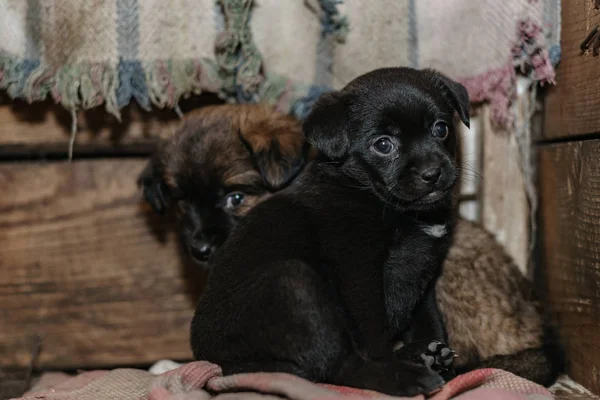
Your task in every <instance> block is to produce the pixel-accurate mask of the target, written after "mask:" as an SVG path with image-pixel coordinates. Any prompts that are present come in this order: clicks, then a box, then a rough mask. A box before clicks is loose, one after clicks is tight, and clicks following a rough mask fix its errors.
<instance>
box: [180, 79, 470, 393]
mask: <svg viewBox="0 0 600 400" xmlns="http://www.w3.org/2000/svg"><path fill="white" fill-rule="evenodd" d="M455 111H457V112H458V114H459V116H460V118H461V119H462V121H463V122H464V123H465V124H468V122H469V100H468V95H467V92H466V90H465V88H464V87H463V86H461V85H460V84H458V83H456V82H453V81H451V80H450V79H448V78H446V77H444V76H442V75H440V74H438V73H436V72H434V71H429V70H426V71H417V70H413V69H409V68H390V69H380V70H376V71H373V72H371V73H368V74H366V75H363V76H361V77H359V78H357V79H355V80H354V81H353V82H351V83H350V84H349V85H348V86H346V87H345V88H344V89H343V90H341V91H340V92H336V93H331V94H327V95H324V96H323V97H321V99H319V101H318V102H317V103H316V105H315V106H314V108H313V111H312V112H311V114H310V115H309V117H308V118H307V120H306V122H305V125H304V128H305V133H306V134H307V137H308V140H309V141H310V142H311V143H312V144H313V145H314V146H315V147H316V148H317V149H318V150H319V151H320V152H321V153H322V158H321V159H319V160H317V161H316V162H314V163H313V164H312V165H309V167H308V168H307V170H306V172H305V173H304V174H302V175H301V176H300V177H299V178H297V179H296V181H295V182H294V183H293V184H292V186H290V187H289V188H288V189H285V190H283V191H281V192H279V193H276V194H275V195H274V196H273V197H271V198H269V199H268V200H266V201H265V202H263V203H261V204H259V205H257V206H256V207H255V208H253V209H252V210H251V211H250V212H249V213H248V214H247V216H246V218H245V219H244V220H242V222H241V223H240V225H239V226H238V228H237V229H236V230H234V231H233V233H232V235H231V236H230V238H229V239H228V240H227V241H226V242H225V244H224V246H223V247H222V248H221V250H220V251H219V252H218V253H217V255H216V256H215V259H214V260H213V267H214V268H213V272H212V275H211V276H210V278H209V283H208V286H207V288H206V292H205V294H204V297H203V298H202V300H201V301H200V303H199V305H198V307H197V310H196V313H195V316H194V319H193V322H192V332H191V333H192V336H191V344H192V348H193V351H194V355H195V357H197V358H198V359H205V360H209V361H212V362H215V363H218V364H220V365H221V366H222V368H223V371H224V373H225V374H231V373H239V372H252V371H278V372H288V373H292V374H296V375H299V376H301V377H304V378H307V379H310V380H313V381H319V382H327V383H333V384H340V385H348V386H354V387H360V388H366V389H373V390H377V391H380V392H384V393H389V394H395V395H415V394H418V393H429V392H431V391H432V390H434V389H436V388H438V387H439V386H440V385H441V384H443V382H444V381H443V379H442V378H441V376H440V375H439V374H438V371H439V370H441V369H442V368H443V367H444V366H447V365H448V364H449V362H450V360H451V359H452V357H453V354H452V353H451V352H450V350H449V349H448V348H445V347H444V346H443V345H441V343H439V342H437V341H433V342H432V340H439V339H442V338H443V337H444V332H443V324H442V323H441V319H440V317H439V315H438V310H437V307H436V305H435V293H434V285H433V282H434V280H435V278H436V277H437V276H438V274H439V272H440V269H441V265H442V262H443V260H444V257H445V255H446V252H447V250H448V246H449V244H450V233H451V230H452V224H453V212H452V201H451V192H452V189H453V186H454V184H455V182H456V180H457V169H456V166H455V154H456V139H455V133H454V128H453V123H452V122H453V116H454V113H455ZM411 320H414V321H417V322H418V323H417V324H413V326H411V325H410V322H411ZM398 339H403V340H404V342H405V343H407V342H411V341H412V340H413V339H426V340H424V341H423V340H421V341H417V342H412V343H409V344H408V345H406V346H405V347H404V348H403V349H402V350H401V351H400V352H399V353H398V354H396V355H394V353H393V350H392V345H393V343H394V342H395V341H396V340H398Z"/></svg>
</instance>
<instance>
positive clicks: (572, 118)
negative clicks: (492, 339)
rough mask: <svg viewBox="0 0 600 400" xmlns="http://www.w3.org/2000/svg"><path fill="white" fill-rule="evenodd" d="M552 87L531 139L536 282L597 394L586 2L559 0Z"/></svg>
mask: <svg viewBox="0 0 600 400" xmlns="http://www.w3.org/2000/svg"><path fill="white" fill-rule="evenodd" d="M562 18H563V27H562V38H561V42H562V61H561V63H560V65H559V67H558V75H557V77H556V80H557V82H558V86H556V87H555V88H551V89H550V90H549V92H548V95H547V97H546V104H545V112H544V130H543V137H542V138H541V140H540V141H539V143H538V150H539V159H540V161H539V187H540V195H541V201H542V208H541V213H540V223H541V225H542V234H543V237H542V241H541V251H542V253H543V261H544V262H543V266H544V268H543V271H541V273H540V276H541V278H540V282H539V283H540V285H543V286H544V287H545V288H546V289H547V298H548V301H549V305H550V306H551V309H552V311H553V313H554V315H555V316H556V317H557V321H558V323H559V327H560V334H561V338H562V339H563V341H564V344H565V348H566V350H567V355H568V368H569V371H568V372H569V373H570V375H571V376H572V378H573V379H575V380H576V381H578V382H579V383H581V384H583V385H584V386H586V387H587V388H589V389H590V390H592V391H593V392H595V393H600V359H599V358H598V355H600V139H599V138H600V135H599V133H600V57H594V56H593V54H591V53H588V52H586V53H582V52H581V50H580V48H579V45H580V43H581V42H582V41H583V39H584V38H585V37H586V35H587V33H588V32H589V31H590V30H591V29H592V28H593V27H594V26H595V25H596V24H598V23H600V10H598V9H596V7H595V2H594V1H593V0H564V1H563V4H562Z"/></svg>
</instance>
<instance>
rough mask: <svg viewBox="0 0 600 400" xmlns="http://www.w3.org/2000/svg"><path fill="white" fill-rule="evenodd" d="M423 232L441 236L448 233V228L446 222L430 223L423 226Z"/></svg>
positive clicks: (437, 236)
mask: <svg viewBox="0 0 600 400" xmlns="http://www.w3.org/2000/svg"><path fill="white" fill-rule="evenodd" d="M423 232H425V233H426V234H428V235H429V236H431V237H435V238H441V237H442V236H444V235H445V234H447V233H448V228H446V224H440V225H429V226H424V227H423Z"/></svg>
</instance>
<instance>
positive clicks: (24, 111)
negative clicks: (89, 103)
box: [0, 94, 220, 158]
mask: <svg viewBox="0 0 600 400" xmlns="http://www.w3.org/2000/svg"><path fill="white" fill-rule="evenodd" d="M0 96H2V95H1V94H0ZM219 102H220V100H219V99H218V98H217V97H216V96H213V95H210V94H206V95H202V96H196V97H192V98H190V99H188V100H185V101H182V103H181V109H182V110H183V112H186V111H189V110H191V109H194V108H198V107H201V106H202V105H206V104H215V103H219ZM179 121H180V120H179V117H178V116H177V114H176V113H175V111H173V110H159V109H153V110H152V112H147V111H145V110H143V109H141V108H140V107H139V106H137V105H136V104H135V103H132V104H130V105H129V106H127V107H125V108H123V109H122V110H121V121H119V120H117V118H116V117H115V116H113V115H111V114H108V113H107V112H106V110H105V109H104V107H98V108H95V109H92V110H88V111H80V112H78V113H77V135H76V141H75V152H74V153H75V156H77V154H78V150H81V149H83V152H84V153H91V152H93V151H96V152H97V151H103V150H104V151H107V150H108V151H119V149H120V148H125V149H128V151H136V149H141V150H142V151H143V152H146V153H148V152H149V151H150V149H151V146H150V145H151V144H152V143H154V141H155V139H156V138H157V137H159V136H168V135H170V134H171V133H172V132H173V131H174V130H175V129H176V128H177V126H178V125H179ZM71 123H72V119H71V113H70V112H68V111H67V110H66V109H64V108H63V107H62V106H60V105H56V104H53V103H52V102H50V101H46V102H41V103H33V104H27V103H25V102H23V101H14V102H13V101H10V99H8V97H7V96H4V97H0V157H6V156H8V155H10V154H16V155H17V156H20V155H25V156H28V155H34V156H35V155H39V154H42V155H43V154H47V153H51V154H54V153H62V154H63V155H64V154H66V152H67V150H68V142H69V138H70V135H71ZM138 152H139V150H138ZM13 158H14V157H13Z"/></svg>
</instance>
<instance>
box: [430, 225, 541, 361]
mask: <svg viewBox="0 0 600 400" xmlns="http://www.w3.org/2000/svg"><path fill="white" fill-rule="evenodd" d="M437 298H438V306H439V308H440V311H441V312H442V314H443V315H444V319H445V322H446V327H447V330H448V338H449V343H448V344H449V345H450V347H452V348H453V349H454V350H455V351H456V353H457V354H458V358H457V359H456V361H455V365H456V366H462V365H465V364H467V363H471V362H474V361H476V360H477V359H486V358H488V357H491V356H494V355H504V354H512V353H516V352H518V351H521V350H525V349H528V348H536V347H539V346H541V344H542V337H543V334H544V328H543V322H542V317H541V315H540V313H539V311H538V308H537V304H536V303H535V301H534V300H533V294H532V290H531V284H530V283H529V281H528V280H527V279H526V278H525V277H524V276H523V275H522V274H521V272H520V271H519V269H518V268H517V266H516V265H515V263H514V262H513V261H512V259H511V258H510V257H509V256H508V255H507V254H506V252H505V251H504V249H503V248H502V247H501V246H500V245H499V244H498V243H497V242H496V240H495V239H494V238H493V237H492V236H491V235H490V234H489V233H487V232H486V231H485V230H483V229H482V228H481V227H479V226H478V225H475V224H473V223H470V222H467V221H464V220H461V221H459V222H458V224H457V227H456V231H455V236H454V243H453V245H452V247H451V248H450V251H449V254H448V257H447V259H446V262H445V264H444V270H443V274H442V276H441V277H440V278H439V280H438V283H437Z"/></svg>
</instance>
